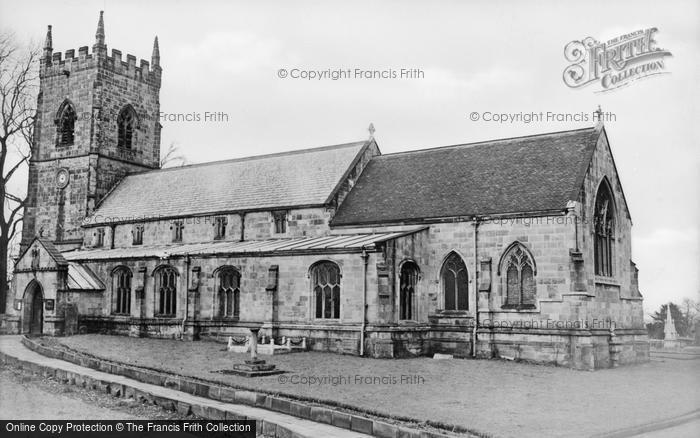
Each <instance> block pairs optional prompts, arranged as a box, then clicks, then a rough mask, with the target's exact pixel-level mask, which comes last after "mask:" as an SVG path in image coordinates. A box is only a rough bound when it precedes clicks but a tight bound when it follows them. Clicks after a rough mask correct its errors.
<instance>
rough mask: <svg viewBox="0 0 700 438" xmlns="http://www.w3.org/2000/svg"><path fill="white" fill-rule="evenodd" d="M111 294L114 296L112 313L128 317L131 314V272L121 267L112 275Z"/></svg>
mask: <svg viewBox="0 0 700 438" xmlns="http://www.w3.org/2000/svg"><path fill="white" fill-rule="evenodd" d="M112 288H113V289H112V293H113V294H114V296H115V298H114V301H113V303H114V313H117V314H122V315H128V314H129V313H131V270H129V268H127V267H125V266H122V267H119V268H117V269H115V270H114V273H113V274H112Z"/></svg>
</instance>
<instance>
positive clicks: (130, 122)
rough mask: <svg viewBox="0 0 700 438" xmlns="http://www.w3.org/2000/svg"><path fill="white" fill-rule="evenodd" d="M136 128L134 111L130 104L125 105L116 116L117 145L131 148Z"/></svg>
mask: <svg viewBox="0 0 700 438" xmlns="http://www.w3.org/2000/svg"><path fill="white" fill-rule="evenodd" d="M135 129H136V111H134V109H133V108H132V107H131V105H127V106H125V107H124V108H123V109H122V110H121V111H120V112H119V117H117V146H119V147H120V148H124V149H131V146H132V145H133V140H134V130H135Z"/></svg>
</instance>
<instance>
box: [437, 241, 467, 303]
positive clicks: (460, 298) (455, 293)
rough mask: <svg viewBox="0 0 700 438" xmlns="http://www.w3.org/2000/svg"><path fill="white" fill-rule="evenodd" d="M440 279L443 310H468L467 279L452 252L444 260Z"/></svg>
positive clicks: (463, 269) (465, 268)
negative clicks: (443, 299)
mask: <svg viewBox="0 0 700 438" xmlns="http://www.w3.org/2000/svg"><path fill="white" fill-rule="evenodd" d="M440 278H441V279H442V291H443V296H444V298H445V310H469V289H468V287H469V277H468V274H467V266H466V265H465V264H464V260H462V257H460V256H459V254H457V253H455V252H453V253H451V254H450V255H449V256H448V257H447V259H445V263H443V265H442V271H441V275H440Z"/></svg>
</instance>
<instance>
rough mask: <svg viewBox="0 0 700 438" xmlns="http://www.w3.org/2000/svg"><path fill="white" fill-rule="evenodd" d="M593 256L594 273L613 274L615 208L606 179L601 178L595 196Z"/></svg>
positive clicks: (606, 275)
mask: <svg viewBox="0 0 700 438" xmlns="http://www.w3.org/2000/svg"><path fill="white" fill-rule="evenodd" d="M594 214H595V216H594V219H593V226H594V227H595V229H594V233H595V241H594V258H595V274H596V275H601V276H605V277H612V276H613V263H612V261H613V249H614V248H613V246H614V245H613V244H614V242H615V209H614V206H613V197H612V191H611V190H610V186H609V185H608V182H607V180H603V182H602V183H601V184H600V187H599V188H598V193H597V194H596V198H595V212H594Z"/></svg>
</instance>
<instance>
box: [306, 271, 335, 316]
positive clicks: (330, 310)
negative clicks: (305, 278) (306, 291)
mask: <svg viewBox="0 0 700 438" xmlns="http://www.w3.org/2000/svg"><path fill="white" fill-rule="evenodd" d="M311 285H312V287H313V293H314V299H315V303H316V318H321V319H337V318H340V268H338V265H336V264H335V263H333V262H328V261H326V262H320V263H317V264H315V265H314V266H313V267H312V268H311Z"/></svg>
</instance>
